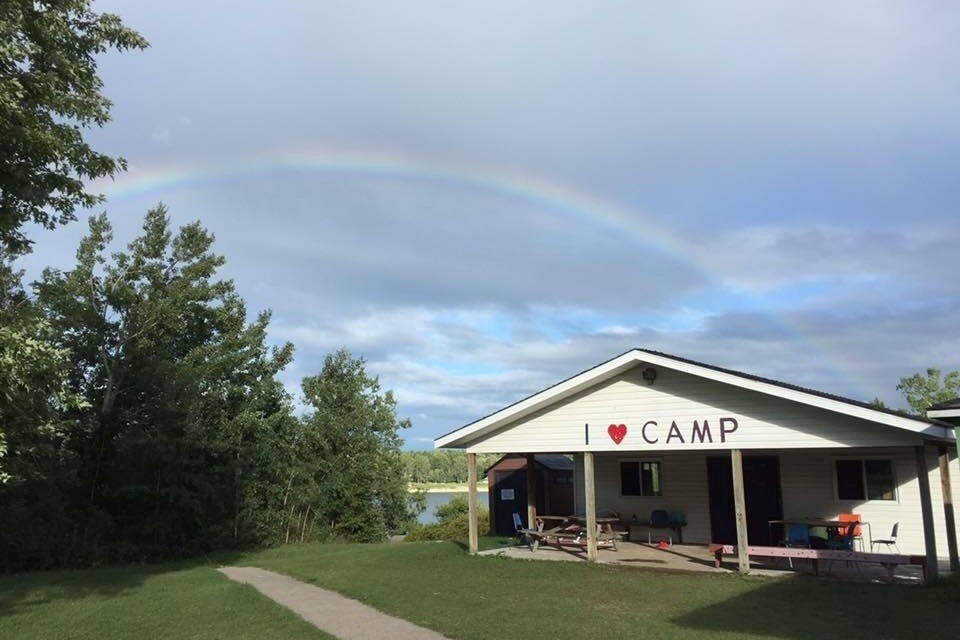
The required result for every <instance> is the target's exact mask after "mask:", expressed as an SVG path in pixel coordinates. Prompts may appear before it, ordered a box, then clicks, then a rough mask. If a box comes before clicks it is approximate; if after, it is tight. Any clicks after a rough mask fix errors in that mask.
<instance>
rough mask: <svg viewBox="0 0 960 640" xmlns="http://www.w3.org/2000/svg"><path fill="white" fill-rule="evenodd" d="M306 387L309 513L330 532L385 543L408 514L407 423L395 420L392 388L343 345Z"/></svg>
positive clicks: (363, 540) (342, 536) (307, 381)
mask: <svg viewBox="0 0 960 640" xmlns="http://www.w3.org/2000/svg"><path fill="white" fill-rule="evenodd" d="M302 387H303V392H304V396H305V399H306V401H307V403H308V404H309V405H310V407H311V408H312V412H311V413H310V414H308V415H307V416H306V417H305V418H304V426H305V434H304V437H305V439H306V442H308V443H310V444H309V448H311V449H312V450H313V456H312V458H313V460H312V463H311V464H312V465H313V467H314V468H313V474H312V475H313V478H314V480H315V481H316V488H317V493H316V495H315V499H314V500H312V501H311V503H310V504H308V505H306V506H310V507H312V508H313V510H314V514H313V515H312V516H311V518H313V520H314V521H319V522H320V523H323V525H324V526H325V527H326V529H327V533H328V534H329V535H330V536H333V537H338V538H345V539H350V540H356V541H360V542H370V541H376V540H382V539H383V538H384V537H385V536H386V535H387V534H388V533H389V532H390V531H393V530H396V529H397V528H399V527H400V526H401V525H404V524H405V523H407V522H408V521H409V520H410V518H411V514H410V500H409V497H408V494H407V481H406V476H405V473H404V465H403V461H402V459H401V456H400V446H401V444H402V440H401V438H400V434H399V432H400V430H402V429H405V428H407V427H409V426H410V422H409V420H405V419H404V420H400V419H398V418H397V413H396V411H397V403H396V400H395V399H394V397H393V393H392V392H391V391H386V392H383V391H381V388H380V383H379V381H378V380H377V378H371V377H370V376H368V375H367V373H366V371H365V368H364V361H363V359H362V358H361V359H354V358H353V357H352V356H351V355H350V353H349V352H347V351H345V350H340V351H337V352H336V353H334V354H332V355H329V356H327V358H326V359H325V361H324V365H323V369H322V371H321V372H320V374H319V375H316V376H311V377H307V378H304V380H303V385H302ZM306 506H305V507H303V508H304V509H305V508H306Z"/></svg>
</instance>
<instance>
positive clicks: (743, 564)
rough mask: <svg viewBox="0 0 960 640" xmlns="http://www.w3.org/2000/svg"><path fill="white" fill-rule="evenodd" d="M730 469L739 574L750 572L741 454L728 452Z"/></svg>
mask: <svg viewBox="0 0 960 640" xmlns="http://www.w3.org/2000/svg"><path fill="white" fill-rule="evenodd" d="M730 467H731V468H732V470H733V513H734V518H735V520H736V523H737V562H738V567H739V570H740V572H741V573H748V572H749V571H750V554H749V551H748V550H747V546H748V545H749V542H748V540H747V500H746V497H745V496H746V494H745V493H744V490H743V452H742V451H741V450H740V449H731V450H730Z"/></svg>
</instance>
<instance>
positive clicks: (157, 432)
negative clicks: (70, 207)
mask: <svg viewBox="0 0 960 640" xmlns="http://www.w3.org/2000/svg"><path fill="white" fill-rule="evenodd" d="M110 241H111V229H110V224H109V222H108V221H107V219H106V217H105V216H98V217H95V218H92V219H91V221H90V234H89V235H88V236H87V237H86V238H84V240H83V241H82V242H81V244H80V248H79V250H78V252H77V265H76V267H75V268H73V269H71V270H70V271H66V272H60V271H56V270H49V269H48V270H47V271H45V272H44V275H43V279H42V281H41V282H40V283H39V284H38V289H37V293H38V295H37V306H38V308H39V309H40V310H42V312H43V315H44V318H45V322H46V323H49V325H50V327H51V332H50V336H48V339H49V344H52V346H53V348H54V349H55V350H56V353H57V354H62V353H70V354H71V365H70V367H69V368H68V369H67V372H66V376H65V380H66V386H67V391H68V392H69V393H70V394H73V395H75V396H78V397H81V398H83V399H84V400H85V402H84V403H82V404H80V403H76V404H75V405H74V406H64V407H62V409H61V410H60V411H59V413H60V419H61V420H63V421H64V422H65V423H68V424H69V429H67V430H65V432H64V435H63V437H62V438H61V441H60V442H59V443H58V445H59V446H58V450H59V451H61V452H62V453H61V458H60V459H59V460H50V461H44V460H39V459H37V458H36V456H31V458H30V459H32V460H34V461H35V463H36V465H35V467H36V470H37V471H38V473H39V475H41V476H43V477H44V478H46V480H45V484H44V485H43V487H42V489H43V491H41V488H40V487H37V486H28V485H25V484H21V485H18V486H13V485H9V483H8V486H7V487H5V488H4V489H5V490H0V514H3V517H0V543H3V544H0V548H4V549H8V548H17V547H18V545H19V547H20V549H21V550H20V552H19V553H18V558H17V561H18V562H20V563H23V564H28V565H33V566H38V565H41V566H42V565H48V564H66V563H70V562H71V561H72V562H81V563H82V562H83V561H85V560H86V561H90V560H95V559H141V558H155V557H166V556H178V555H185V554H190V553H195V552H197V551H202V550H205V549H210V548H217V547H224V546H235V545H238V544H242V543H245V542H249V541H256V530H255V527H254V522H255V521H256V518H255V516H254V514H252V513H251V512H250V503H251V500H250V496H251V495H252V494H253V493H254V491H253V490H252V489H251V486H250V485H251V483H252V482H254V480H255V479H256V477H257V475H256V474H255V473H252V472H251V467H253V466H255V465H256V464H259V462H260V461H259V460H258V458H257V456H258V455H259V454H258V453H257V452H258V450H259V448H260V444H261V442H269V441H270V440H271V439H272V436H271V435H270V431H271V429H274V428H277V425H278V424H280V423H282V422H283V421H285V420H289V419H290V403H289V399H288V398H287V397H286V394H285V393H284V392H283V389H282V387H281V386H280V384H279V383H278V382H277V381H276V378H275V376H276V374H277V373H278V372H279V370H280V369H282V368H283V367H284V366H285V365H286V364H287V363H288V362H289V360H290V358H291V355H292V346H290V345H286V346H284V347H282V348H280V349H270V348H268V347H267V346H266V344H265V340H266V328H267V324H268V321H269V315H268V314H261V315H260V316H258V317H257V319H256V320H255V321H254V322H253V323H252V324H247V321H246V307H245V305H244V304H243V301H242V300H241V299H240V297H239V296H238V295H237V294H236V292H235V291H234V288H233V284H232V283H231V282H229V281H223V280H218V279H217V278H216V271H217V269H218V268H219V267H220V266H221V265H222V264H223V262H224V261H223V258H222V257H220V256H217V255H215V254H214V253H213V252H212V250H211V249H212V244H213V237H212V236H211V235H210V234H209V233H207V232H206V231H205V230H204V229H203V228H202V227H201V226H200V225H199V224H197V223H194V224H191V225H187V226H185V227H183V228H181V229H180V230H179V231H178V232H177V233H176V234H175V235H174V234H173V233H172V232H171V230H170V225H169V220H168V217H167V215H166V211H165V209H164V208H163V207H158V208H157V209H154V210H153V211H151V212H149V213H148V214H147V217H146V220H145V223H144V228H143V234H142V235H141V236H140V237H138V238H137V239H135V240H134V241H133V242H132V243H130V245H129V246H128V248H127V250H126V251H121V252H118V253H115V254H113V255H112V256H110V257H108V256H107V254H106V250H107V246H108V244H109V243H110ZM54 336H55V338H54ZM31 434H32V435H31ZM8 435H9V434H8ZM14 435H15V437H14V438H8V441H7V447H8V449H9V451H8V454H7V459H9V458H10V454H11V453H15V454H17V455H21V454H23V453H24V452H26V451H28V450H31V449H32V448H33V447H34V445H33V444H32V442H33V441H32V440H31V438H33V439H34V440H36V438H37V436H36V434H35V433H32V432H31V431H30V430H29V429H26V430H20V431H17V432H15V434H14ZM21 457H23V456H21ZM38 493H45V494H46V495H50V496H57V499H56V500H54V499H51V500H49V501H46V502H43V501H41V502H36V501H33V502H31V501H30V500H29V499H28V498H30V497H32V496H35V495H37V494H38ZM10 505H13V506H14V507H17V508H16V509H12V510H11V509H4V508H3V507H4V506H8V507H9V506H10ZM52 512H56V513H57V514H62V515H58V516H57V517H56V518H54V517H53V516H52V515H51V513H52ZM10 513H15V514H16V515H17V517H16V518H14V517H10V518H7V517H6V516H7V515H9V514H10ZM38 522H53V525H51V526H47V527H42V528H40V529H39V530H37V523H38ZM54 525H55V526H54ZM31 536H33V541H32V542H31V543H32V544H34V545H35V546H36V545H39V546H37V547H36V549H35V550H34V551H35V553H34V554H33V555H32V556H31V555H30V554H26V553H24V552H23V550H22V548H23V543H24V540H29V539H30V537H31ZM51 550H52V555H51Z"/></svg>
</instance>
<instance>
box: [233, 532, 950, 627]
mask: <svg viewBox="0 0 960 640" xmlns="http://www.w3.org/2000/svg"><path fill="white" fill-rule="evenodd" d="M245 560H246V561H247V562H250V563H252V564H256V565H258V566H262V567H265V568H270V569H274V570H276V571H280V572H282V573H286V574H289V575H292V576H296V577H298V578H300V579H302V580H306V581H309V582H312V583H314V584H317V585H319V586H323V587H328V588H331V589H335V590H337V591H339V592H341V593H344V594H346V595H348V596H351V597H354V598H357V599H359V600H363V601H364V602H367V603H368V604H371V605H373V606H375V607H377V608H378V609H381V610H383V611H387V612H390V613H393V614H395V615H398V616H400V617H402V618H406V619H407V620H410V621H412V622H415V623H417V624H421V625H424V626H427V627H430V628H433V629H437V630H439V631H441V632H442V633H444V634H446V635H448V636H450V637H453V638H463V639H476V640H479V639H490V640H493V639H497V640H502V639H504V638H524V637H569V638H588V637H602V638H751V639H753V640H756V639H758V638H784V639H794V638H796V639H799V638H817V639H823V638H872V639H875V640H876V639H881V638H911V639H913V638H916V637H918V635H922V637H923V638H925V639H930V638H951V639H954V638H957V637H958V631H957V624H958V623H957V622H956V620H955V617H956V612H957V611H958V610H960V582H958V581H957V580H956V579H954V580H951V581H949V582H944V583H941V584H938V585H936V586H933V587H928V588H921V587H915V586H913V587H911V586H902V585H886V584H861V583H851V582H835V581H828V580H819V579H815V578H812V577H803V576H801V577H798V578H796V579H772V578H761V577H750V576H738V575H732V574H696V575H695V574H677V573H657V572H653V571H644V570H638V569H633V568H629V567H613V566H603V565H599V566H591V565H587V564H586V563H570V562H537V561H522V560H508V559H505V558H496V557H470V556H467V555H466V554H465V552H464V551H463V548H462V546H460V545H457V544H455V543H429V542H424V543H405V544H399V545H368V546H357V545H342V546H338V545H327V546H307V547H287V548H283V549H274V550H269V551H264V552H261V553H258V554H252V555H249V556H247V557H246V558H245Z"/></svg>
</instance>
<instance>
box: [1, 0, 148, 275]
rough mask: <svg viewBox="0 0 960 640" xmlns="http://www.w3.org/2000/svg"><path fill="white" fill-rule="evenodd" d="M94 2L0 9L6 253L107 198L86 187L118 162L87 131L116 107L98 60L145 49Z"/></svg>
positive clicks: (26, 2) (15, 4)
mask: <svg viewBox="0 0 960 640" xmlns="http://www.w3.org/2000/svg"><path fill="white" fill-rule="evenodd" d="M90 5H91V1H90V0H57V1H56V2H54V1H51V0H42V1H39V2H38V1H35V0H7V1H6V2H3V3H2V5H0V43H3V44H2V46H0V253H5V254H6V255H7V257H12V256H16V255H19V254H22V253H24V252H27V251H29V247H30V241H29V240H28V239H27V238H26V236H25V235H24V233H23V231H22V230H21V228H22V226H23V225H24V224H26V223H28V222H35V223H37V224H41V225H43V226H45V227H47V228H54V227H55V226H57V225H59V224H64V223H66V222H69V221H71V220H74V219H75V214H74V210H75V209H76V208H78V207H91V206H93V205H95V204H97V203H98V202H101V201H102V197H101V196H98V195H95V194H91V193H89V192H88V191H87V187H86V185H85V182H86V181H89V180H92V179H95V178H102V177H106V176H113V175H115V174H116V173H117V172H118V171H120V170H123V169H124V168H125V167H126V163H125V162H124V160H123V159H122V158H113V157H111V156H108V155H106V154H103V153H99V152H97V151H94V150H93V149H92V148H91V147H90V146H89V145H88V144H87V142H86V141H85V140H84V138H83V131H82V130H83V129H84V128H86V127H90V126H92V125H95V126H103V125H104V124H105V123H106V122H107V121H108V120H109V119H110V107H111V103H110V101H109V100H107V98H106V97H104V96H103V95H102V94H101V93H100V90H101V88H102V87H103V82H102V81H101V79H100V77H99V76H98V75H97V62H96V56H97V55H99V54H101V53H103V52H105V51H106V50H107V49H117V50H120V51H123V50H127V49H143V48H145V47H147V46H148V45H147V41H146V40H144V38H143V37H141V36H140V35H139V34H138V33H136V32H135V31H133V30H131V29H128V28H127V27H125V26H123V24H122V23H121V21H120V18H118V17H117V16H115V15H112V14H106V13H104V14H98V13H96V12H94V11H93V10H91V8H90Z"/></svg>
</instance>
